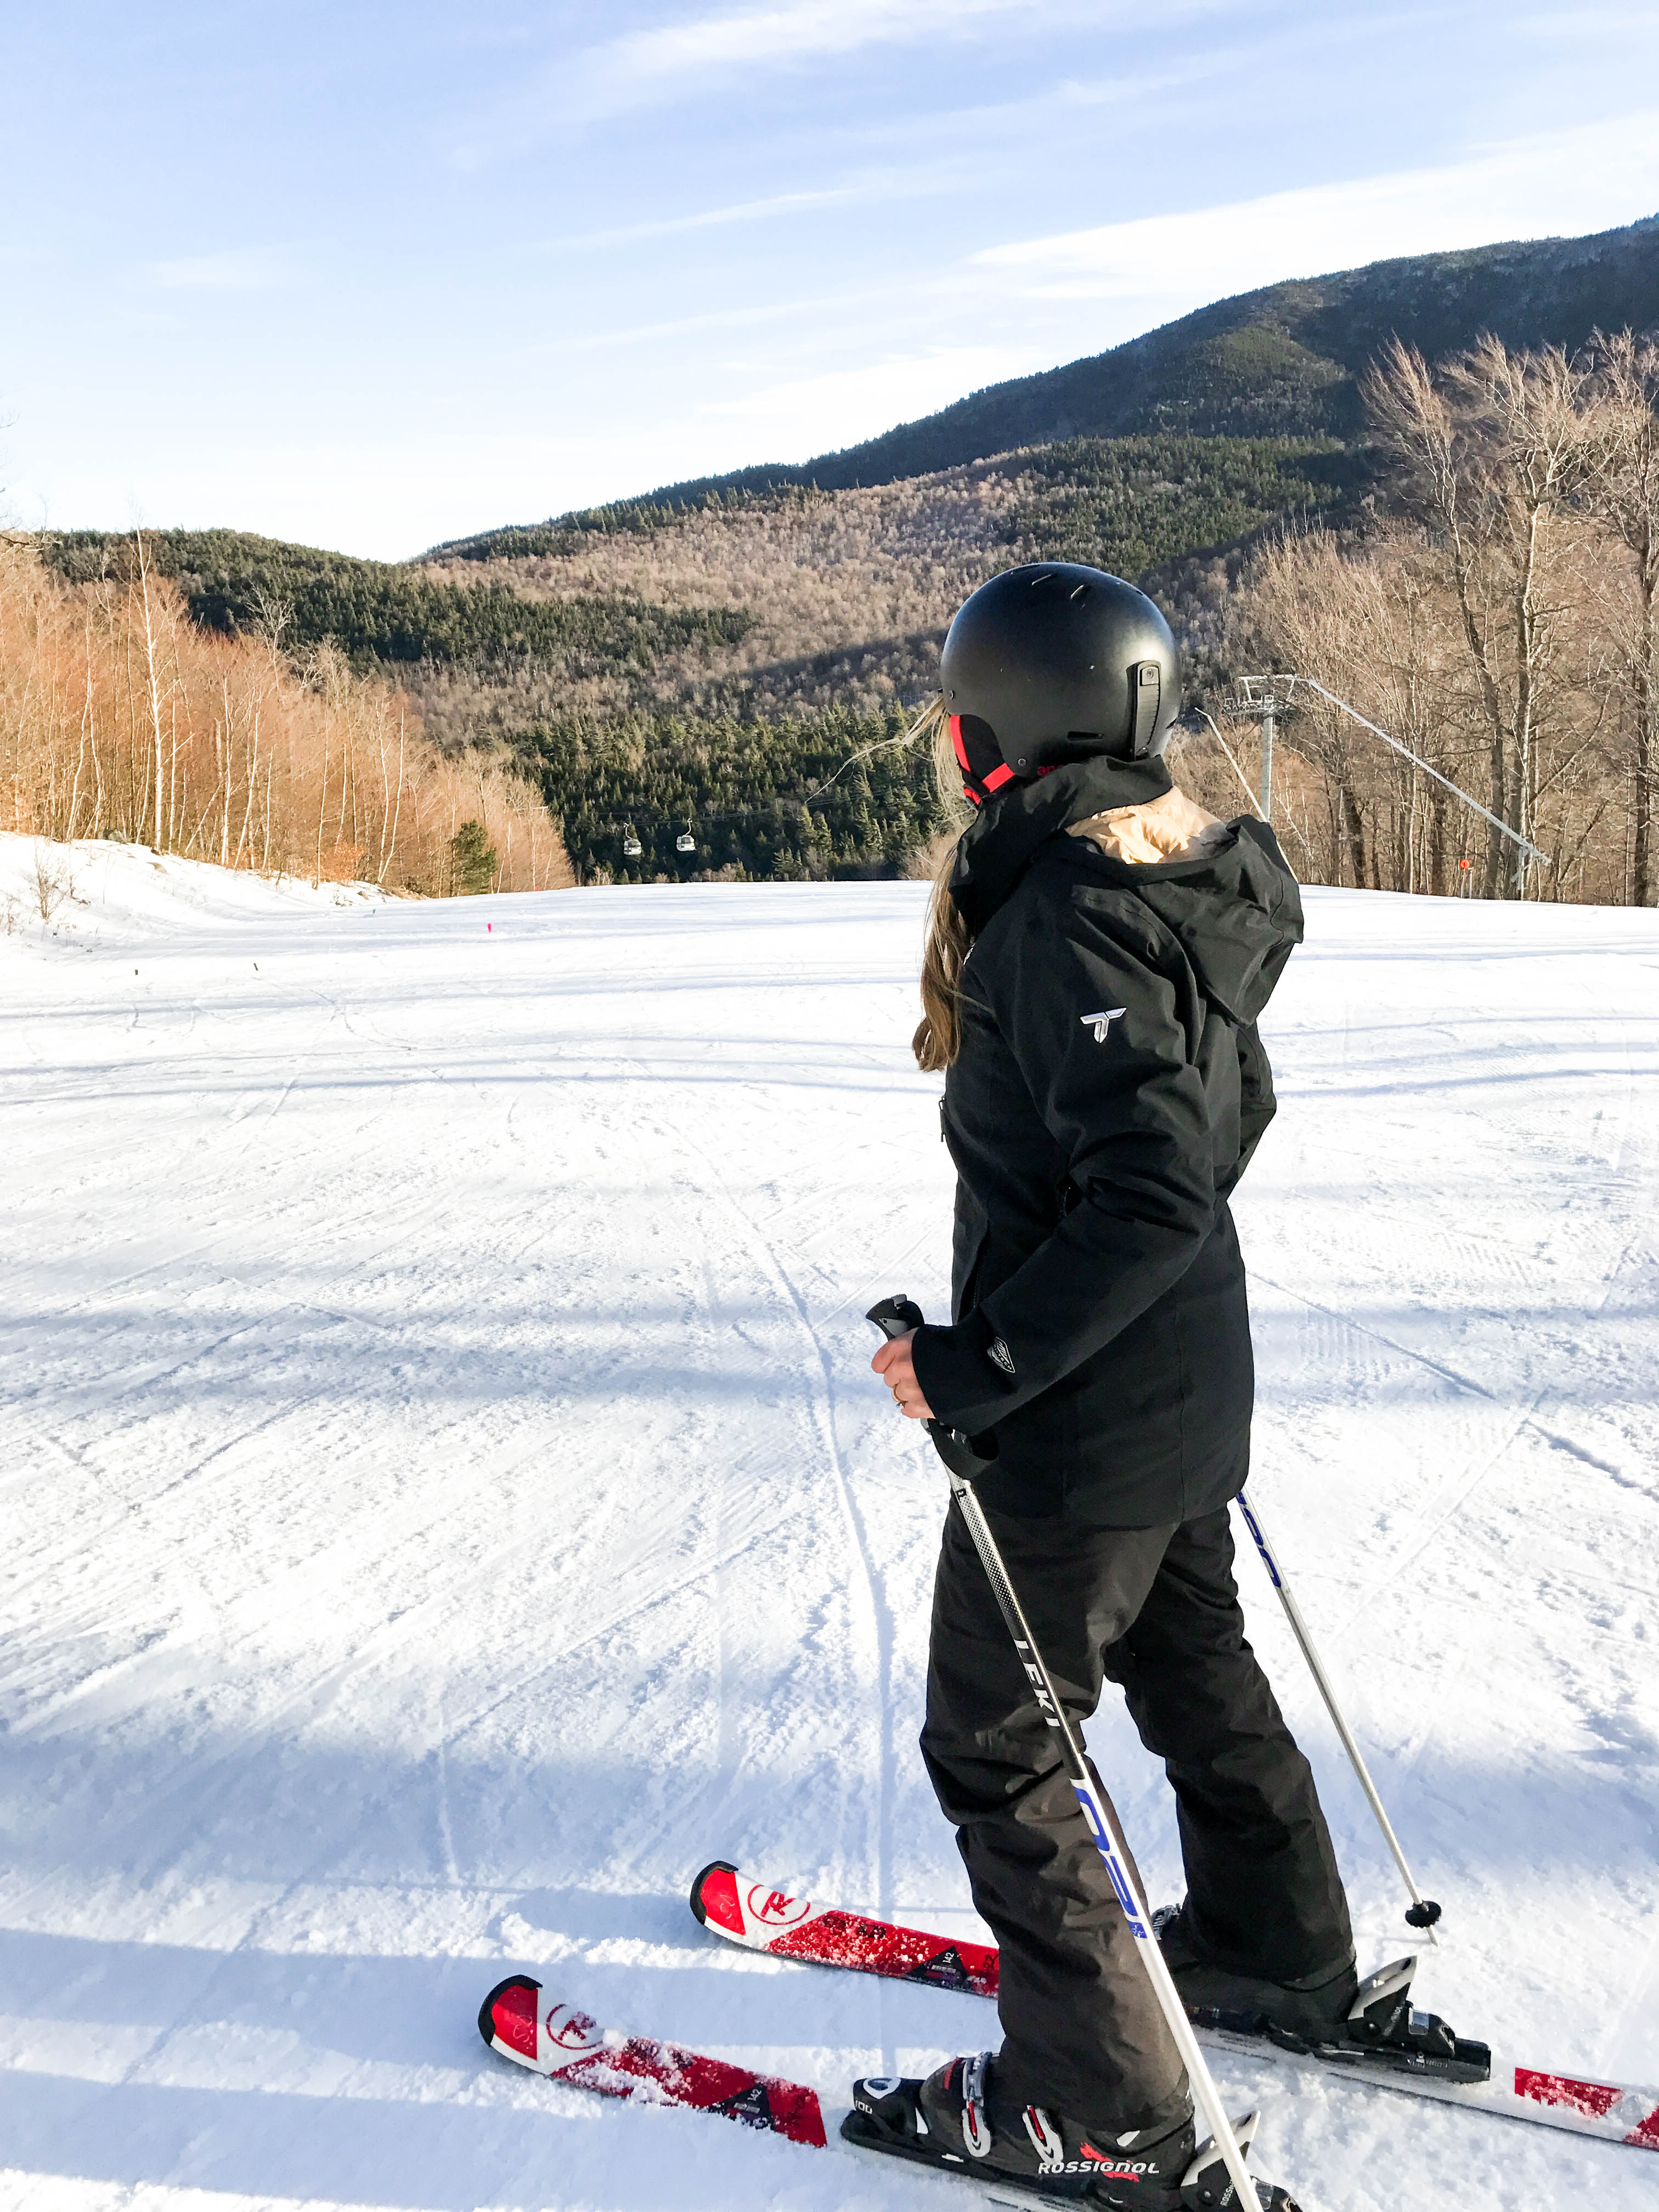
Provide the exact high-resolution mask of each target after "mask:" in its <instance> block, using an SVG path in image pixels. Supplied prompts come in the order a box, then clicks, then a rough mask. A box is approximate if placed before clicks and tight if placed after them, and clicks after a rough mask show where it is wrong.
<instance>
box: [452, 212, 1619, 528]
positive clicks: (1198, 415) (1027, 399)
mask: <svg viewBox="0 0 1659 2212" xmlns="http://www.w3.org/2000/svg"><path fill="white" fill-rule="evenodd" d="M1627 325H1628V326H1629V327H1630V328H1632V329H1634V330H1638V331H1640V330H1650V329H1653V328H1655V327H1656V326H1659V216H1650V217H1648V218H1647V219H1646V220H1645V221H1644V222H1636V223H1631V224H1628V225H1626V227H1625V228H1621V229H1619V230H1607V231H1600V232H1597V233H1595V234H1593V235H1592V236H1589V237H1587V238H1545V239H1528V240H1519V241H1515V242H1511V243H1509V244H1505V245H1499V246H1477V247H1474V248H1472V249H1470V250H1469V251H1468V252H1461V253H1425V254H1418V255H1413V256H1412V257H1410V258H1406V259H1402V260H1397V261H1376V262H1372V263H1370V264H1368V265H1367V266H1366V267H1364V268H1361V269H1348V270H1340V271H1338V272H1337V273H1336V274H1334V275H1332V276H1315V277H1310V278H1306V279H1301V280H1297V281H1295V282H1292V283H1281V284H1270V285H1267V286H1266V287H1265V288H1264V289H1261V290H1260V291H1255V292H1243V293H1240V294H1239V295H1237V298H1235V299H1231V300H1219V301H1215V302H1214V303H1213V304H1212V306H1210V307H1200V309H1199V310H1198V311H1197V312H1196V313H1194V314H1190V315H1183V316H1182V318H1181V319H1180V320H1179V321H1177V322H1173V323H1166V324H1165V325H1164V326H1163V328H1162V329H1160V330H1156V331H1148V332H1147V333H1146V335H1145V336H1144V337H1138V338H1132V339H1130V340H1129V342H1128V343H1127V344H1124V345H1120V346H1114V347H1113V348H1112V349H1110V350H1109V352H1106V353H1102V354H1095V355H1092V356H1090V357H1088V358H1087V359H1085V360H1082V361H1073V362H1066V364H1065V365H1064V366H1063V367H1061V368H1053V369H1048V370H1046V371H1044V372H1043V373H1042V374H1040V375H1036V376H1022V377H1015V378H1013V379H1012V380H1010V381H1008V382H1006V383H1004V384H994V385H989V386H987V387H986V388H985V389H984V390H983V391H982V392H973V393H970V394H969V396H968V397H967V398H964V399H958V400H957V402H956V403H955V404H953V405H951V406H950V407H945V408H942V409H941V410H939V413H937V414H934V415H927V416H922V417H921V419H920V420H919V421H917V422H901V423H900V424H898V425H897V427H896V428H894V429H891V430H888V431H886V432H884V434H883V435H881V436H880V437H878V438H871V439H868V440H866V441H865V442H864V443H863V444H860V445H856V446H848V447H843V448H842V450H841V451H840V452H838V453H819V454H817V455H816V456H814V458H813V459H811V460H806V461H801V462H799V463H775V464H774V463H766V464H761V465H755V466H752V467H748V468H742V469H734V470H732V471H729V472H728V473H727V474H726V475H723V476H716V477H698V478H696V479H695V480H693V481H690V482H688V483H679V484H671V485H668V486H666V487H665V489H662V490H659V491H657V492H653V493H651V494H649V495H647V501H645V502H644V503H645V504H647V505H660V506H669V507H684V506H690V505H693V504H695V503H696V502H697V501H701V500H702V499H704V498H706V497H707V496H708V494H709V493H711V492H726V491H739V492H741V491H757V490H764V489H769V488H770V487H773V486H775V485H779V484H808V483H811V484H817V485H819V486H821V487H822V488H823V489H826V490H832V489H844V488H846V487H848V486H852V485H860V484H878V483H891V482H893V481H894V480H895V479H896V478H898V477H915V476H922V475H927V474H929V473H932V472H933V471H938V470H941V469H950V468H957V467H961V466H962V465H964V464H966V463H969V462H972V461H976V460H982V459H986V458H987V456H988V455H990V454H993V453H1006V452H1008V451H1009V450H1010V449H1011V448H1012V447H1018V446H1036V445H1044V444H1048V443H1050V442H1052V441H1056V440H1066V439H1072V438H1078V437H1111V438H1118V437H1127V436H1134V435H1145V434H1148V433H1155V432H1162V431H1180V432H1184V433H1186V434H1188V435H1193V436H1199V437H1216V436H1250V437H1261V436H1276V437H1291V438H1308V437H1316V436H1335V437H1339V438H1343V439H1346V438H1348V437H1351V436H1352V435H1353V433H1354V432H1355V431H1356V430H1357V429H1358V426H1359V420H1360V407H1359V394H1358V385H1359V380H1360V379H1361V377H1362V376H1363V375H1364V370H1365V368H1366V365H1367V363H1368V362H1370V360H1371V359H1372V357H1373V356H1375V355H1376V353H1377V352H1378V351H1379V350H1380V349H1381V348H1382V347H1383V346H1384V345H1386V344H1387V343H1388V341H1389V338H1390V337H1393V336H1395V335H1396V334H1397V335H1398V336H1399V337H1401V338H1403V339H1405V340H1406V341H1407V343H1409V344H1413V345H1415V346H1417V347H1419V349H1421V351H1422V352H1424V353H1425V354H1426V355H1427V356H1428V357H1429V358H1430V359H1431V361H1432V360H1437V359H1439V358H1441V357H1443V356H1445V355H1447V354H1451V353H1455V352H1457V351H1459V350H1460V349H1462V348H1463V347H1465V346H1468V345H1471V344H1473V343H1474V340H1475V339H1476V338H1477V337H1480V335H1481V334H1482V333H1483V332H1484V331H1492V333H1493V334H1494V335H1496V336H1497V337H1500V338H1502V339H1503V340H1504V343H1505V344H1507V345H1510V346H1512V347H1516V346H1518V347H1526V348H1530V347H1538V346H1544V345H1561V346H1565V347H1567V348H1568V349H1572V348H1574V347H1577V346H1580V345H1582V344H1583V343H1584V341H1585V340H1586V339H1587V338H1588V337H1589V335H1590V333H1591V332H1592V331H1595V330H1597V329H1601V330H1605V331H1617V330H1622V329H1624V328H1626V326H1627ZM513 534H515V533H511V532H485V533H483V535H481V536H480V537H478V538H470V539H467V540H465V541H463V542H462V544H459V545H457V546H454V547H451V548H448V549H446V550H449V551H451V552H459V551H462V550H465V551H466V552H468V553H469V554H471V556H472V557H473V558H488V557H489V549H490V547H491V544H492V543H493V541H495V540H496V539H500V538H507V537H510V536H512V535H513Z"/></svg>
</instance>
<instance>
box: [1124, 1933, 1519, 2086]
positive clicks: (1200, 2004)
mask: <svg viewBox="0 0 1659 2212" xmlns="http://www.w3.org/2000/svg"><path fill="white" fill-rule="evenodd" d="M1152 1926H1153V1929H1155V1931H1156V1932H1157V1936H1158V1948H1159V1950H1160V1951H1162V1953H1163V1954H1164V1965H1165V1966H1168V1968H1169V1969H1170V1975H1171V1977H1172V1978H1173V1980H1174V1982H1175V1985H1176V1991H1177V1992H1178V1994H1179V1996H1180V1998H1181V2002H1182V2004H1183V2005H1185V2007H1186V2008H1187V2010H1188V2014H1189V2015H1191V2017H1192V2018H1193V2019H1194V2021H1196V2022H1197V2023H1198V2025H1199V2026H1200V2027H1208V2028H1214V2029H1217V2030H1218V2031H1219V2032H1220V2033H1223V2034H1225V2035H1236V2036H1261V2037H1262V2038H1264V2039H1266V2040H1267V2042H1269V2043H1276V2044H1278V2045H1279V2047H1280V2048H1281V2049H1282V2050H1285V2051H1299V2052H1302V2053H1304V2054H1305V2055H1308V2056H1310V2057H1316V2058H1321V2059H1324V2060H1326V2061H1328V2063H1333V2064H1336V2065H1346V2066H1352V2067H1353V2068H1354V2069H1356V2071H1358V2072H1362V2073H1368V2074H1408V2075H1413V2076H1415V2077H1416V2078H1417V2079H1419V2080H1425V2079H1427V2080H1432V2081H1488V2080H1490V2079H1491V2076H1492V2052H1491V2051H1490V2050H1489V2049H1488V2048H1487V2046H1486V2045H1485V2044H1484V2043H1475V2042H1472V2041H1471V2040H1469V2039H1468V2038H1467V2037H1464V2036H1460V2035H1455V2034H1454V2033H1452V2031H1451V2029H1450V2028H1449V2027H1448V2026H1447V2025H1446V2023H1445V2021H1443V2020H1442V2019H1441V2017H1440V2015H1439V2014H1438V2013H1432V2012H1418V2011H1416V2010H1414V2009H1413V2005H1412V1977H1413V1973H1414V1972H1416V1969H1417V1954H1416V1953H1415V1952H1413V1954H1411V1956H1410V1957H1409V1958H1405V1959H1396V1960H1395V1962H1394V1964H1393V1965H1392V1966H1380V1967H1379V1968H1378V1969H1377V1971H1376V1973H1374V1974H1368V1975H1367V1976H1366V1977H1365V1978H1364V1981H1363V1982H1362V1981H1361V1980H1360V1979H1359V1977H1358V1974H1357V1973H1356V1972H1355V1971H1354V1963H1353V1954H1352V1952H1350V1953H1349V1954H1348V1957H1347V1959H1346V1960H1345V1961H1344V1962H1343V1963H1342V1964H1340V1965H1339V1966H1327V1967H1323V1968H1322V1969H1321V1970H1320V1971H1319V1972H1316V1973H1312V1974H1305V1975H1304V1976H1302V1977H1301V1978H1300V1979H1298V1980H1296V1981H1285V1982H1270V1981H1267V1980H1266V1979H1264V1978H1262V1977H1261V1976H1260V1975H1256V1974H1240V1973H1234V1972H1232V1971H1231V1969H1229V1968H1228V1967H1225V1966H1215V1965H1213V1964H1212V1962H1211V1961H1210V1960H1207V1959H1206V1957H1205V1956H1204V1954H1203V1953H1202V1952H1201V1951H1200V1948H1199V1947H1198V1946H1197V1944H1196V1943H1194V1941H1193V1936H1192V1930H1191V1929H1189V1928H1188V1925H1187V1920H1186V1915H1185V1913H1184V1911H1182V1907H1181V1906H1180V1905H1164V1906H1162V1907H1161V1908H1160V1909H1159V1910H1158V1911H1157V1912H1155V1913H1154V1914H1153V1915H1152Z"/></svg>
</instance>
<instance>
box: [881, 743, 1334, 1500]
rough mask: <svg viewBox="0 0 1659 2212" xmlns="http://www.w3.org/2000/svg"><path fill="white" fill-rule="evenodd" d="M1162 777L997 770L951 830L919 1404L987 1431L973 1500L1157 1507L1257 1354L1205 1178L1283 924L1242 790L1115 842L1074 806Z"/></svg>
mask: <svg viewBox="0 0 1659 2212" xmlns="http://www.w3.org/2000/svg"><path fill="white" fill-rule="evenodd" d="M1169 787H1170V777H1169V772H1168V770H1167V769H1165V768H1164V765H1163V763H1162V762H1160V761H1148V762H1142V763H1133V764H1127V765H1126V764H1122V763H1114V762H1109V761H1104V760H1098V759H1097V760H1089V761H1080V762H1074V763H1070V764H1069V765H1067V766H1066V767H1064V768H1061V769H1056V770H1055V771H1054V773H1053V774H1052V775H1048V776H1046V777H1043V778H1042V779H1041V780H1040V781H1037V782H1035V783H1031V784H1026V785H1019V786H1014V787H1011V788H1010V789H1009V790H1008V791H1006V793H1004V794H1002V796H1000V798H999V799H995V800H994V801H993V802H992V803H991V804H990V805H987V807H986V808H985V810H984V811H983V813H982V814H981V816H980V817H978V819H977V820H975V822H974V823H973V824H972V825H971V827H970V828H969V829H968V831H967V832H966V833H965V835H964V836H963V839H962V842H961V844H960V846H959V847H958V849H957V863H956V869H955V872H954V874H953V876H952V878H951V889H952V893H953V895H954V896H955V897H956V900H957V905H958V907H959V908H960V909H961V910H962V912H963V917H964V919H965V920H966V921H967V923H968V927H969V932H970V933H971V934H972V938H973V945H972V950H971V951H970V952H969V956H968V959H967V962H966V963H965V965H964V967H963V974H962V984H961V995H962V1043H961V1049H960V1052H959V1053H958V1055H957V1060H956V1061H955V1063H954V1064H953V1066H951V1070H950V1073H949V1074H948V1075H947V1077H946V1079H945V1097H944V1099H943V1101H942V1102H941V1109H940V1110H941V1115H942V1119H943V1124H944V1133H945V1141H946V1143H947V1144H948V1145H949V1146H950V1148H951V1158H952V1159H953V1160H954V1161H955V1163H956V1167H957V1206H956V1233H955V1247H954V1253H953V1271H952V1273H953V1280H952V1299H951V1310H952V1313H953V1316H954V1320H953V1322H952V1325H951V1327H950V1328H936V1327H929V1328H923V1329H921V1331H920V1332H919V1333H918V1334H917V1336H916V1338H915V1345H914V1347H913V1350H914V1356H915V1366H916V1375H917V1377H918V1379H919V1381H920V1382H921V1387H922V1389H923V1390H924V1391H925V1392H926V1394H927V1400H928V1402H929V1404H930V1405H931V1406H932V1407H933V1411H934V1413H936V1414H938V1415H939V1417H940V1418H941V1419H943V1420H945V1421H946V1422H947V1423H949V1424H950V1425H951V1426H952V1427H954V1428H958V1429H962V1430H963V1431H967V1432H968V1433H969V1435H971V1436H974V1437H975V1438H976V1439H978V1441H979V1443H980V1446H981V1449H994V1453H995V1456H996V1465H995V1468H994V1469H993V1470H992V1471H991V1472H989V1473H987V1474H985V1475H984V1476H982V1477H981V1480H980V1483H979V1490H980V1494H981V1498H983V1500H984V1502H985V1503H986V1504H987V1505H991V1506H994V1507H998V1508H1000V1509H1001V1510H1004V1511H1007V1512H1015V1513H1020V1514H1023V1515H1028V1516H1029V1515H1037V1514H1042V1515H1048V1514H1061V1513H1063V1514H1066V1515H1068V1516H1072V1517H1073V1518H1075V1519H1077V1520H1079V1521H1081V1522H1087V1523H1089V1524H1091V1525H1093V1526H1097V1527H1104V1528H1151V1527H1153V1526H1155V1525H1157V1524H1158V1523H1159V1522H1164V1521H1172V1522H1173V1521H1186V1520H1190V1519H1192V1518H1193V1517H1194V1516H1196V1515H1198V1514H1200V1513H1206V1512H1210V1511H1213V1510H1215V1508H1216V1507H1218V1506H1219V1505H1221V1504H1225V1502H1226V1500H1227V1499H1228V1498H1231V1497H1233V1496H1235V1495H1236V1494H1237V1492H1238V1490H1239V1488H1240V1487H1241V1486H1242V1485H1243V1482H1244V1480H1245V1478H1246V1476H1247V1474H1248V1473H1249V1429H1250V1412H1251V1405H1252V1401H1253V1396H1254V1389H1255V1373H1254V1367H1253V1364H1252V1361H1251V1356H1250V1324H1249V1308H1248V1305H1247V1303H1246V1298H1245V1290H1244V1267H1243V1260H1242V1258H1241V1256H1240V1254H1239V1249H1238V1238H1237V1234H1236V1232H1235V1231H1234V1228H1233V1222H1232V1216H1231V1212H1230V1211H1229V1209H1228V1206H1227V1197H1228V1194H1229V1193H1230V1192H1231V1189H1232V1188H1233V1186H1234V1184H1235V1183H1237V1181H1238V1178H1239V1176H1241V1175H1242V1174H1243V1170H1244V1167H1245V1164H1246V1163H1247V1162H1248V1160H1249V1157H1250V1154H1251V1153H1252V1152H1253V1151H1254V1150H1255V1146H1256V1143H1257V1141H1258V1139H1260V1137H1261V1133H1262V1131H1263V1130H1264V1129H1265V1128H1266V1127H1267V1123H1268V1122H1269V1121H1271V1120H1272V1118H1273V1111H1274V1101H1273V1079H1272V1073H1271V1070H1270V1069H1269V1067H1268V1065H1267V1054H1266V1053H1265V1052H1264V1051H1263V1049H1262V1047H1261V1041H1260V1039H1259V1038H1258V1036H1257V1035H1256V1030H1255V1020H1256V1017H1257V1015H1258V1014H1259V1013H1260V1012H1261V1009H1262V1007H1263V1006H1265V1005H1266V1004H1267V1000H1268V997H1269V995H1270V994H1271V993H1272V991H1273V985H1274V984H1275V983H1276V982H1277V981H1278V980H1279V975H1280V973H1281V971H1282V970H1283V969H1284V966H1285V961H1286V960H1287V959H1288V958H1289V957H1290V954H1291V948H1292V947H1293V946H1294V945H1297V944H1298V943H1299V942H1300V941H1301V937H1302V902H1301V899H1300V896H1299V894H1298V892H1297V884H1296V878H1294V876H1292V875H1291V871H1290V869H1289V868H1288V866H1286V865H1285V860H1284V858H1283V856H1282V855H1281V854H1280V852H1279V846H1278V842H1277V841H1276V840H1275V838H1274V836H1273V831H1272V830H1271V829H1269V828H1267V825H1266V824H1265V823H1261V822H1257V821H1255V820H1252V819H1249V818H1245V819H1241V820H1239V821H1237V822H1234V823H1230V824H1229V825H1228V834H1227V837H1226V842H1225V844H1223V845H1222V846H1220V847H1219V848H1218V849H1217V850H1215V851H1213V852H1211V853H1208V854H1205V855H1204V856H1203V857H1202V858H1200V859H1194V860H1175V861H1168V862H1164V863H1162V864H1158V865H1153V866H1131V865H1130V864H1128V863H1127V862H1125V861H1121V860H1112V859H1109V857H1108V856H1107V855H1106V854H1103V853H1102V852H1101V851H1100V849H1099V848H1098V847H1097V846H1096V845H1094V844H1092V843H1091V842H1090V841H1089V840H1088V839H1087V838H1084V837H1073V836H1066V835H1065V834H1064V833H1065V831H1066V829H1067V828H1068V826H1069V825H1070V824H1071V823H1073V822H1079V821H1082V820H1084V819H1085V818H1086V817H1089V816H1091V815H1093V814H1097V813H1100V812H1103V811H1105V810H1106V809H1108V808H1109V807H1115V806H1127V805H1139V804H1144V803H1145V802H1146V800H1148V799H1154V798H1157V797H1158V796H1159V795H1160V794H1161V793H1163V792H1164V791H1167V790H1168V789H1169Z"/></svg>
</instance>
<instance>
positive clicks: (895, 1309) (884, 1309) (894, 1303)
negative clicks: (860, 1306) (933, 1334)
mask: <svg viewBox="0 0 1659 2212" xmlns="http://www.w3.org/2000/svg"><path fill="white" fill-rule="evenodd" d="M864 1318H865V1319H866V1321H872V1322H874V1323H875V1324H876V1327H877V1328H878V1329H879V1330H880V1331H881V1333H882V1334H883V1335H884V1337H885V1338H886V1339H887V1340H888V1341H889V1342H891V1341H892V1340H893V1338H894V1337H896V1336H908V1334H910V1331H911V1330H912V1329H913V1328H921V1325H922V1312H921V1307H920V1306H919V1305H918V1304H916V1302H915V1299H914V1298H907V1297H905V1296H904V1293H903V1292H902V1291H900V1292H899V1294H898V1296H897V1297H891V1298H884V1299H883V1300H882V1302H881V1304H879V1305H877V1306H872V1307H871V1309H870V1310H869V1312H868V1313H867V1314H866V1316H864Z"/></svg>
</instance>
